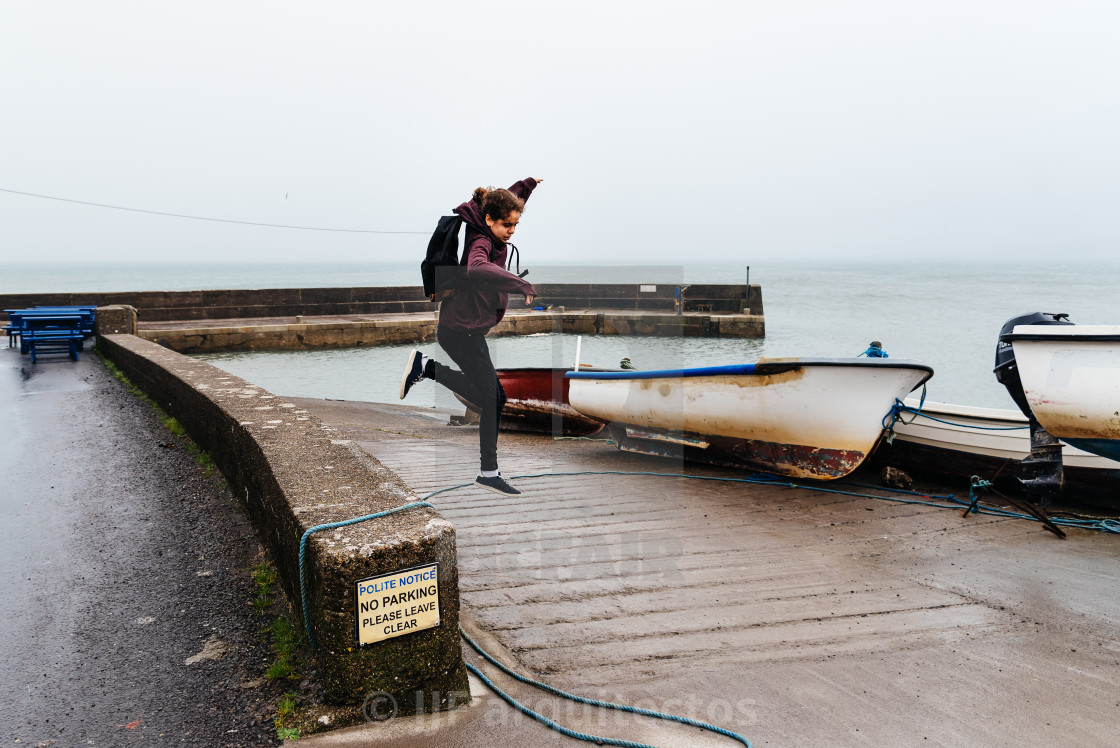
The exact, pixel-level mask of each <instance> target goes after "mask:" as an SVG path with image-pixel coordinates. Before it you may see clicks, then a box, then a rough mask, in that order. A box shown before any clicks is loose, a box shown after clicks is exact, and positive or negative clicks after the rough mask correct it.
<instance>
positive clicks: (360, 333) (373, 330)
mask: <svg viewBox="0 0 1120 748" xmlns="http://www.w3.org/2000/svg"><path fill="white" fill-rule="evenodd" d="M436 324H437V320H436V317H435V315H425V316H424V317H423V318H419V317H408V318H400V319H376V320H363V321H352V322H351V321H340V320H331V321H329V322H301V323H299V324H273V325H265V324H261V325H239V326H231V327H212V326H207V327H193V328H176V329H143V328H142V329H140V331H139V333H138V334H139V335H140V336H141V337H143V338H145V339H146V340H151V341H153V342H155V343H159V344H160V345H162V346H166V347H168V348H171V349H172V350H176V351H179V352H181V353H218V352H223V351H263V350H292V349H300V348H351V347H356V346H371V345H390V344H393V343H423V342H428V341H432V340H435V337H436ZM536 333H570V334H574V335H662V336H668V337H671V336H677V337H681V336H684V337H713V338H718V337H724V338H761V337H765V334H766V322H765V318H764V317H762V316H761V315H758V316H755V315H748V314H711V315H701V314H696V313H694V312H689V313H687V314H684V315H674V314H666V313H661V314H651V313H642V312H598V311H565V312H557V311H548V312H533V313H529V314H516V313H514V314H508V315H506V318H505V319H504V320H502V322H501V324H499V325H498V326H497V327H495V328H494V329H493V331H492V332H491V333H490V334H491V336H501V335H531V334H536Z"/></svg>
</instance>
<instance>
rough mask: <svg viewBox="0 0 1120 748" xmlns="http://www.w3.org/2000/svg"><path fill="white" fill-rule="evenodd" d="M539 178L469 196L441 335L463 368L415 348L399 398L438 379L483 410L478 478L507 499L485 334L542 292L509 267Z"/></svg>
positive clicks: (498, 404)
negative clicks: (520, 299)
mask: <svg viewBox="0 0 1120 748" xmlns="http://www.w3.org/2000/svg"><path fill="white" fill-rule="evenodd" d="M541 181H542V180H540V179H531V178H530V179H523V180H521V181H520V182H518V183H517V184H515V185H513V186H512V187H510V188H509V189H508V190H495V189H484V188H482V187H479V188H478V189H476V190H475V191H474V196H473V197H472V198H471V199H470V200H468V201H467V202H465V203H463V204H462V205H460V206H459V207H458V208H456V209H455V213H456V215H458V216H459V217H460V218H462V219H463V222H464V223H465V224H466V225H467V236H466V241H465V244H464V247H465V249H464V251H463V256H462V258H461V260H460V264H461V265H464V266H465V273H464V277H463V280H462V283H461V284H460V285H459V286H458V287H457V288H456V289H455V292H454V293H453V294H452V295H451V296H449V297H447V298H446V299H445V300H444V301H443V302H442V303H441V305H440V309H439V325H438V326H437V327H436V340H437V341H438V342H439V345H440V347H441V348H443V350H444V351H446V352H447V355H448V356H450V357H451V360H452V361H454V362H455V363H456V364H458V365H459V369H460V370H458V371H457V370H455V369H452V368H451V367H449V366H445V365H443V364H441V363H440V362H438V361H436V360H435V359H432V358H428V357H427V356H425V355H424V354H423V353H421V352H420V351H413V352H412V353H411V354H409V357H408V363H407V364H406V365H405V369H404V375H403V376H402V377H401V390H400V395H401V399H402V400H403V399H404V397H405V395H407V394H408V391H409V390H410V389H412V386H413V385H415V384H416V383H417V382H419V381H420V380H422V379H434V380H435V381H437V382H439V383H440V384H442V385H443V386H444V387H446V388H447V389H449V390H451V391H452V392H455V393H457V394H458V395H459V396H461V397H462V398H463V399H465V400H466V401H467V402H470V403H472V404H474V405H475V406H477V407H478V411H479V426H478V449H479V456H480V458H481V469H480V471H479V474H478V477H477V478H475V480H474V482H475V484H476V485H479V486H481V487H483V488H486V489H489V490H491V491H494V492H495V493H500V494H503V495H505V496H516V495H518V494H520V493H521V492H520V491H518V490H517V489H516V488H514V487H513V486H511V485H510V484H509V483H507V482H506V480H505V479H504V478H502V475H501V473H500V472H498V423H499V421H500V420H501V416H502V407H503V406H504V405H505V403H506V393H505V390H503V389H502V384H501V382H499V381H498V375H497V373H495V371H494V363H493V362H492V361H491V360H490V350H489V349H488V348H487V347H486V333H488V332H490V329H491V328H493V327H494V325H496V324H498V323H499V322H501V321H502V318H503V317H504V316H505V314H506V305H507V304H508V303H509V294H511V293H515V294H524V295H525V305H526V306H528V305H529V304H532V303H533V297H534V296H536V295H537V292H536V290H535V289H534V288H533V286H532V284H530V283H529V282H528V281H525V280H523V279H522V278H519V277H518V276H516V275H514V274H513V273H511V272H509V271H507V270H506V269H505V267H506V252H507V248H506V242H508V241H509V240H510V238H511V237H512V236H513V232H514V230H515V229H516V228H517V223H518V221H520V220H521V212H522V211H523V210H524V209H525V201H526V200H528V199H529V195H530V194H532V192H533V190H534V189H535V188H536V186H537V185H538V184H540V183H541Z"/></svg>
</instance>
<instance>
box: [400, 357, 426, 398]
mask: <svg viewBox="0 0 1120 748" xmlns="http://www.w3.org/2000/svg"><path fill="white" fill-rule="evenodd" d="M423 378H424V358H423V354H422V353H420V351H413V352H412V353H410V354H408V363H407V364H405V367H404V374H403V375H402V376H401V400H404V396H405V395H407V394H408V391H409V390H411V389H412V385H414V384H416V383H417V382H419V381H420V380H421V379H423Z"/></svg>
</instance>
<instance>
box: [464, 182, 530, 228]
mask: <svg viewBox="0 0 1120 748" xmlns="http://www.w3.org/2000/svg"><path fill="white" fill-rule="evenodd" d="M472 199H473V200H474V201H475V202H476V203H478V205H479V207H480V208H481V210H482V215H484V216H490V217H491V218H493V219H495V220H497V221H502V220H505V219H506V218H509V214H510V213H513V212H514V211H517V212H518V213H521V212H522V211H524V210H525V201H524V200H522V199H521V198H519V197H518V196H517V195H515V194H513V193H512V192H510V191H509V190H496V189H494V188H493V187H479V188H478V189H476V190H475V191H474V195H472Z"/></svg>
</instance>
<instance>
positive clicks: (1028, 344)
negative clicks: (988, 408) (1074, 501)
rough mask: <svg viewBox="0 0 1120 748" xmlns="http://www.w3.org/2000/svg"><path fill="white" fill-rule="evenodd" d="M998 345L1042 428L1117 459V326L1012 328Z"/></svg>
mask: <svg viewBox="0 0 1120 748" xmlns="http://www.w3.org/2000/svg"><path fill="white" fill-rule="evenodd" d="M1062 316H1064V315H1062ZM1000 342H1001V344H1007V343H1009V344H1010V345H1011V347H1012V349H1013V351H1014V354H1015V359H1014V360H1015V363H1016V366H1017V367H1018V372H1019V379H1020V381H1021V382H1022V389H1023V394H1024V396H1025V398H1026V401H1027V404H1028V405H1029V406H1030V411H1031V413H1033V414H1034V417H1035V418H1037V419H1038V422H1039V423H1040V424H1041V425H1042V427H1043V428H1045V429H1046V430H1047V431H1048V432H1049V433H1051V434H1053V435H1054V436H1056V437H1058V438H1059V439H1061V440H1062V441H1063V442H1065V443H1067V444H1071V445H1073V446H1075V447H1077V448H1078V449H1082V450H1084V451H1086V452H1092V453H1093V454H1097V455H1101V456H1103V457H1108V458H1110V459H1113V460H1120V325H1073V324H1049V325H1015V326H1014V327H1013V329H1012V331H1011V332H1010V333H1005V334H1002V335H1001V336H1000Z"/></svg>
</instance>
